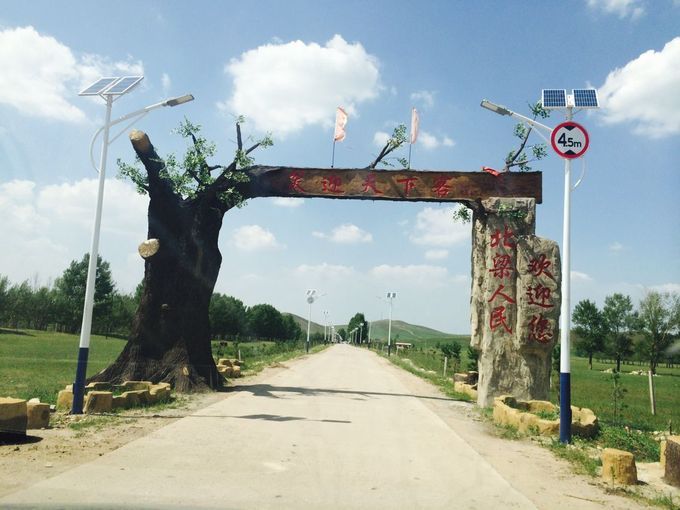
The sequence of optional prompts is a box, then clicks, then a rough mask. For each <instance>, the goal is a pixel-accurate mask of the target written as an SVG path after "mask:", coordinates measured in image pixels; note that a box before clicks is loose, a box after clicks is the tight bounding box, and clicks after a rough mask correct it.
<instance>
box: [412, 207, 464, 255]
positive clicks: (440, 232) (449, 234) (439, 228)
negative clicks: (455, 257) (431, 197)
mask: <svg viewBox="0 0 680 510" xmlns="http://www.w3.org/2000/svg"><path fill="white" fill-rule="evenodd" d="M458 207H462V206H455V207H444V208H439V209H434V208H432V207H426V208H425V209H423V210H422V211H420V212H419V213H418V215H417V216H416V224H415V227H414V229H413V231H412V232H411V234H410V236H409V238H410V240H411V242H413V243H415V244H423V245H426V246H453V245H455V244H459V243H462V242H465V241H467V240H468V239H469V238H470V225H469V224H464V223H460V222H457V221H454V219H453V214H454V212H455V211H456V209H457V208H458Z"/></svg>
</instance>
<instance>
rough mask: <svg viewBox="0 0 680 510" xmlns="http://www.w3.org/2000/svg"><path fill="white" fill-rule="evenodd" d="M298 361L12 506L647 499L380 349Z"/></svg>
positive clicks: (9, 499)
mask: <svg viewBox="0 0 680 510" xmlns="http://www.w3.org/2000/svg"><path fill="white" fill-rule="evenodd" d="M287 365H288V366H289V368H288V369H286V370H280V371H279V372H278V373H276V374H274V375H272V376H270V377H268V378H264V379H260V380H259V381H255V382H251V383H244V384H242V385H241V386H239V387H237V388H235V389H234V391H232V392H230V393H229V394H227V395H226V397H225V398H223V399H221V400H219V401H218V402H216V403H214V404H212V405H210V406H208V407H206V408H204V409H202V410H200V411H198V412H196V413H195V414H193V415H191V416H189V417H186V418H183V419H181V420H178V421H176V422H174V423H171V424H170V425H168V426H165V427H163V428H160V429H158V430H156V431H155V432H152V433H151V434H149V435H147V436H145V437H143V438H140V439H137V440H135V441H133V442H131V443H128V444H126V445H125V446H122V447H121V448H119V449H117V450H115V451H113V452H110V453H107V454H105V455H103V456H101V457H99V458H97V459H95V460H93V461H91V462H88V463H85V464H82V465H80V466H78V467H75V468H73V469H71V470H68V471H66V472H64V473H61V474H59V475H57V476H54V477H52V478H49V479H46V480H43V481H40V482H39V483H36V484H34V485H32V486H30V487H28V488H26V489H23V490H20V491H17V492H13V493H11V494H9V495H7V496H5V497H4V498H0V507H1V508H16V507H28V508H36V507H37V508H42V507H46V508H53V507H57V508H62V507H63V508H78V507H82V508H258V509H261V508H295V509H305V508H309V509H320V508H323V509H330V508H338V509H340V508H342V509H349V508H370V509H378V508H385V509H399V508H404V509H405V508H408V509H420V508H423V509H435V508H461V509H472V508H479V509H487V508H503V509H507V508H521V509H525V508H526V509H530V508H550V509H551V510H553V509H560V508H564V509H567V508H569V509H573V508H600V509H601V508H608V509H609V508H612V509H617V508H620V509H624V508H626V509H628V508H636V507H637V506H636V504H635V503H634V502H632V501H631V500H628V499H623V498H619V497H617V496H613V495H607V494H605V493H604V492H603V491H602V490H601V489H599V488H598V487H594V486H592V485H591V483H592V482H589V481H588V480H587V479H586V478H582V477H576V476H573V475H571V474H570V472H569V468H568V467H567V466H566V464H564V463H562V462H560V461H557V460H555V459H554V458H553V457H552V455H551V454H550V453H549V452H547V451H546V450H545V449H542V448H540V447H538V446H536V445H533V444H531V443H529V442H516V441H505V440H501V439H499V438H496V437H494V436H493V435H491V434H490V433H489V432H488V430H487V427H485V425H484V424H482V423H480V422H478V421H475V420H474V419H473V416H474V413H473V411H472V410H471V409H470V406H469V405H468V404H464V403H460V402H455V401H452V400H450V399H448V398H446V397H444V396H442V395H441V394H440V393H439V392H437V391H436V390H435V389H434V388H433V387H432V386H430V385H428V384H427V383H425V382H423V381H421V380H420V379H418V378H416V377H415V376H412V375H411V374H408V373H406V372H403V371H401V370H400V369H397V368H395V367H394V366H392V365H391V364H390V363H389V362H387V361H386V360H384V359H382V358H380V357H378V356H376V355H375V354H374V353H371V352H368V351H365V350H361V349H357V348H354V347H350V346H346V345H338V346H333V347H331V348H329V349H327V350H326V351H324V352H322V353H320V354H317V355H314V356H310V357H308V358H305V359H302V360H298V361H295V362H291V363H288V364H287Z"/></svg>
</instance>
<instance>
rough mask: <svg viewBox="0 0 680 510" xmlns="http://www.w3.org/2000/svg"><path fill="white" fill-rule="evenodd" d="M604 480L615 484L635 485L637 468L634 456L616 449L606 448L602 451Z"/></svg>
mask: <svg viewBox="0 0 680 510" xmlns="http://www.w3.org/2000/svg"><path fill="white" fill-rule="evenodd" d="M602 478H603V479H604V480H605V481H606V482H609V483H613V484H620V485H635V484H636V483H637V468H636V467H635V457H634V455H633V454H632V453H630V452H625V451H623V450H617V449H615V448H605V449H604V450H603V451H602Z"/></svg>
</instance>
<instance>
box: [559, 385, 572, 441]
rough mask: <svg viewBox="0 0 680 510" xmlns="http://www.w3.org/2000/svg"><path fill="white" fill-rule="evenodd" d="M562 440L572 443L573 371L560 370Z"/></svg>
mask: <svg viewBox="0 0 680 510" xmlns="http://www.w3.org/2000/svg"><path fill="white" fill-rule="evenodd" d="M560 442H561V443H565V444H567V443H571V373H569V372H566V373H565V372H560Z"/></svg>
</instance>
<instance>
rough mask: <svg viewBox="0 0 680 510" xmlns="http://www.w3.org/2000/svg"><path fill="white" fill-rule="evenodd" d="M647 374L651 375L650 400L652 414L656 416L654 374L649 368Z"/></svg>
mask: <svg viewBox="0 0 680 510" xmlns="http://www.w3.org/2000/svg"><path fill="white" fill-rule="evenodd" d="M647 374H648V375H649V402H650V403H651V405H652V415H653V416H656V399H655V398H654V376H653V375H652V371H651V370H648V371H647Z"/></svg>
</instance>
